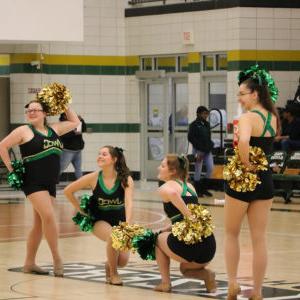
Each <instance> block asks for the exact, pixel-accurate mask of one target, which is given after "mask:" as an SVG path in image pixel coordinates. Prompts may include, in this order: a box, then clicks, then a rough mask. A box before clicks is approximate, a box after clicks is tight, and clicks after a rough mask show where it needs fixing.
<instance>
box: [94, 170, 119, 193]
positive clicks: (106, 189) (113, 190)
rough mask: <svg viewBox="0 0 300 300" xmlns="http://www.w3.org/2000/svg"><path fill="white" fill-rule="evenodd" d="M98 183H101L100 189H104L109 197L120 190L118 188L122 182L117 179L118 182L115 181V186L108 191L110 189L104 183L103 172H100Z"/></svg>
mask: <svg viewBox="0 0 300 300" xmlns="http://www.w3.org/2000/svg"><path fill="white" fill-rule="evenodd" d="M98 182H99V185H100V187H101V188H102V190H103V191H104V192H105V193H106V194H107V195H111V194H113V193H114V192H115V191H116V190H117V189H118V187H119V186H120V180H119V179H118V178H117V179H116V181H115V184H114V186H113V187H112V188H111V189H108V188H107V187H106V186H105V183H104V181H103V176H102V171H100V172H99V176H98Z"/></svg>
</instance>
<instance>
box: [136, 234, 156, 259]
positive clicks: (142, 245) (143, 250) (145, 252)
mask: <svg viewBox="0 0 300 300" xmlns="http://www.w3.org/2000/svg"><path fill="white" fill-rule="evenodd" d="M157 237H158V233H154V232H153V231H152V230H150V229H147V230H146V231H145V233H144V234H142V235H137V236H135V237H134V238H133V239H132V246H133V248H135V249H136V250H137V252H138V254H139V255H140V257H141V258H142V259H143V260H155V259H156V257H155V245H156V240H157Z"/></svg>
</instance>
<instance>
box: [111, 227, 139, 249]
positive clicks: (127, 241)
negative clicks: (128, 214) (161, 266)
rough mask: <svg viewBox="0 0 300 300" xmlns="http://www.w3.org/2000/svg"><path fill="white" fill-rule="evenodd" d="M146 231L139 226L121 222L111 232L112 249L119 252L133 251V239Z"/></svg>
mask: <svg viewBox="0 0 300 300" xmlns="http://www.w3.org/2000/svg"><path fill="white" fill-rule="evenodd" d="M144 232H145V229H144V228H143V227H142V226H140V225H137V224H132V225H130V224H128V223H126V222H120V224H119V225H118V226H114V227H113V228H112V232H111V239H112V247H113V248H114V249H115V250H119V251H129V250H131V249H132V243H131V242H132V239H133V237H134V236H136V235H142V234H143V233H144Z"/></svg>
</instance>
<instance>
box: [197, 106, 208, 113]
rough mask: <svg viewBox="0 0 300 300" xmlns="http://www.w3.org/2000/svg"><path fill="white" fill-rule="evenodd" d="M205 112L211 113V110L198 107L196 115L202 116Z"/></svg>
mask: <svg viewBox="0 0 300 300" xmlns="http://www.w3.org/2000/svg"><path fill="white" fill-rule="evenodd" d="M203 112H209V110H208V109H207V107H205V106H198V108H197V111H196V113H197V114H201V113H203Z"/></svg>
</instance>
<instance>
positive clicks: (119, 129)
mask: <svg viewBox="0 0 300 300" xmlns="http://www.w3.org/2000/svg"><path fill="white" fill-rule="evenodd" d="M21 125H23V124H16V123H14V124H10V127H11V130H13V129H15V128H17V127H18V126H21ZM86 126H87V131H88V132H93V133H139V132H140V127H141V125H140V124H138V123H87V125H86Z"/></svg>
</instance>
